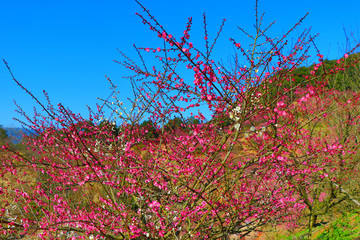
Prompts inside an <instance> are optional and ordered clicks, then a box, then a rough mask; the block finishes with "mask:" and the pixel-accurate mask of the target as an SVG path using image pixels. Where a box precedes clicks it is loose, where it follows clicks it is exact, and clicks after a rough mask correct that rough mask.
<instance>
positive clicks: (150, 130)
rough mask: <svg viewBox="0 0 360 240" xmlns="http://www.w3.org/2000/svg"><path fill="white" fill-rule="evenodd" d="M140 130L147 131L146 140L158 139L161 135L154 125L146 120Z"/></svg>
mask: <svg viewBox="0 0 360 240" xmlns="http://www.w3.org/2000/svg"><path fill="white" fill-rule="evenodd" d="M140 128H141V129H142V130H143V131H145V137H146V139H157V138H158V137H159V133H158V132H157V130H156V127H155V125H154V123H153V122H152V121H150V120H145V121H143V122H142V123H141V124H140Z"/></svg>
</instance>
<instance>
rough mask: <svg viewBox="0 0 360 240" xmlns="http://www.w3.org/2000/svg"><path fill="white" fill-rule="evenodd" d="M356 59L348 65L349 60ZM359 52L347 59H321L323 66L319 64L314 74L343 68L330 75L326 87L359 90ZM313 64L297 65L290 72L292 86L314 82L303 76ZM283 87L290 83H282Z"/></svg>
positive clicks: (312, 67) (311, 68) (307, 73)
mask: <svg viewBox="0 0 360 240" xmlns="http://www.w3.org/2000/svg"><path fill="white" fill-rule="evenodd" d="M356 59H358V62H357V64H354V65H351V66H348V67H347V65H348V64H349V63H350V62H353V61H354V60H356ZM359 60H360V53H354V54H351V55H349V57H348V58H347V59H345V58H341V59H339V60H328V59H325V60H323V63H324V64H323V66H319V67H318V69H317V70H316V71H315V76H319V77H320V76H322V75H324V74H325V72H326V73H329V72H331V71H334V72H337V70H336V68H337V67H340V68H344V71H340V72H337V73H336V74H334V75H332V76H331V78H330V79H329V84H328V88H333V89H336V90H340V91H345V90H353V91H359V90H360V61H359ZM314 67H315V65H314V64H313V65H311V66H309V67H298V68H296V69H295V70H294V71H293V72H292V74H293V77H292V80H293V86H296V85H300V86H304V87H305V86H306V85H307V84H314V83H315V81H313V80H310V81H307V80H306V79H305V77H304V76H306V75H310V72H311V71H313V70H314ZM284 87H290V84H286V83H285V85H284Z"/></svg>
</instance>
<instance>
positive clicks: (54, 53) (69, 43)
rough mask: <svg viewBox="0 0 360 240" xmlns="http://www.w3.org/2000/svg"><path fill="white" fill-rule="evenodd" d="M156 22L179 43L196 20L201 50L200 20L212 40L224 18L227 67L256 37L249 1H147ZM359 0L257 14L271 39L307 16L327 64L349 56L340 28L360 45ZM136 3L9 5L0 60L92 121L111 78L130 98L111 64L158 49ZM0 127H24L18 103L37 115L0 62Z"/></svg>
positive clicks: (279, 1) (0, 12) (18, 1)
mask: <svg viewBox="0 0 360 240" xmlns="http://www.w3.org/2000/svg"><path fill="white" fill-rule="evenodd" d="M141 2H142V3H143V5H145V6H146V7H147V8H148V9H150V11H151V12H152V13H153V15H154V16H156V18H157V19H158V21H159V22H160V23H161V24H162V25H163V26H164V27H165V28H166V29H167V30H168V32H170V33H172V34H173V35H174V36H179V35H180V34H181V33H182V31H183V30H184V27H185V24H186V22H187V18H188V17H190V16H192V17H193V23H194V25H193V30H192V33H193V36H194V38H193V39H192V42H193V43H194V44H199V43H200V44H201V43H203V38H202V35H201V34H202V33H203V28H202V14H203V12H206V13H207V18H208V28H209V29H210V34H212V35H210V37H212V36H214V34H215V33H216V30H217V28H218V27H219V25H220V23H221V20H222V19H223V18H226V19H227V21H226V24H225V28H224V33H223V34H222V37H221V40H220V41H219V44H218V45H217V55H215V56H216V57H218V58H219V59H220V58H223V59H224V60H226V59H227V58H229V57H231V55H232V54H233V47H232V45H231V44H230V43H229V41H228V39H229V37H230V36H232V37H234V38H236V39H238V40H240V42H241V39H243V40H244V42H246V41H247V39H246V37H245V36H244V35H243V34H242V33H241V32H240V31H239V30H237V26H240V27H242V28H244V29H246V30H252V25H253V24H254V20H255V19H254V6H255V1H252V0H222V1H212V0H196V1H195V0H192V1H188V0H182V1H168V0H143V1H141ZM359 9H360V1H359V0H345V1H335V0H327V1H325V0H318V1H314V0H311V1H310V0H302V1H289V0H286V1H285V0H275V1H269V0H260V1H259V11H260V12H265V23H270V22H272V21H274V20H275V21H276V25H275V27H274V28H273V30H272V32H271V33H272V36H277V35H278V36H282V34H283V33H285V32H286V30H287V29H289V28H290V27H292V26H293V25H294V24H295V23H296V22H297V20H298V19H300V18H301V17H302V16H303V15H305V14H306V13H307V12H309V13H310V15H309V16H308V18H307V19H306V20H305V22H304V23H303V25H302V27H301V28H300V29H299V30H298V31H296V32H295V34H294V35H293V36H294V37H296V34H297V33H300V32H301V30H302V29H304V28H308V27H312V33H313V34H316V33H319V34H320V36H319V37H318V39H317V40H316V43H317V46H318V48H319V49H320V50H321V52H322V54H323V55H324V56H325V57H326V58H328V59H334V58H337V57H339V56H342V55H343V54H344V51H345V50H344V44H345V36H344V32H343V28H344V27H345V28H346V29H347V30H348V32H349V33H350V32H355V36H357V39H358V40H360V37H359V35H360V32H359V30H360V15H359ZM136 12H141V9H140V7H139V6H138V5H137V4H136V3H135V2H134V1H133V0H117V1H110V0H102V1H99V0H97V1H95V0H86V1H82V0H81V1H80V0H71V1H70V0H62V1H45V0H44V1H40V0H32V1H28V0H12V1H5V0H3V1H0V22H1V24H0V33H1V37H0V58H1V59H5V60H6V61H7V62H8V63H9V65H10V67H11V69H12V71H13V73H14V75H15V76H16V78H17V79H18V80H19V81H21V82H22V83H23V84H24V85H25V86H26V87H27V88H28V89H29V90H31V91H32V92H33V94H34V95H36V96H38V97H39V99H40V100H43V99H44V98H43V97H42V90H46V91H47V92H48V93H49V95H50V98H51V100H52V101H53V103H54V104H57V103H59V102H61V103H63V104H64V105H65V106H67V107H69V108H71V109H72V110H73V111H74V112H80V113H81V114H83V115H84V116H86V115H87V114H86V113H87V110H86V109H87V108H86V105H89V106H91V107H94V106H95V103H96V102H98V100H97V97H106V96H107V95H108V94H109V93H110V92H109V88H108V87H109V85H108V84H107V81H106V79H105V77H104V75H107V76H109V77H110V78H111V79H113V81H114V82H115V83H116V84H117V85H119V86H120V87H121V88H120V90H121V96H122V97H123V98H126V97H128V96H129V94H130V93H131V88H130V86H131V85H130V84H129V83H128V82H127V81H126V80H124V79H122V78H121V77H122V76H123V75H126V72H124V69H123V68H122V67H121V66H120V65H118V64H116V63H114V62H113V61H112V60H114V59H115V60H121V56H120V54H119V53H118V52H117V50H116V49H117V48H119V49H120V50H122V51H124V52H125V53H127V54H128V55H129V56H131V57H135V54H134V50H133V48H132V45H133V44H134V43H135V44H136V45H137V46H143V47H157V44H158V43H159V42H158V40H157V36H156V35H154V33H152V32H151V31H149V29H148V27H145V26H144V25H143V24H142V23H141V21H140V19H139V17H137V16H136V15H135V13H136ZM0 81H1V88H0V89H1V94H0V125H3V126H5V127H16V126H20V124H19V123H17V122H15V121H14V120H12V118H13V117H19V116H18V115H17V114H16V113H15V112H14V110H15V105H14V103H13V100H16V101H17V103H18V104H19V105H20V106H22V107H23V108H24V110H25V111H27V112H28V113H29V114H30V115H32V108H33V106H35V105H36V104H35V102H34V101H33V100H32V99H31V98H30V97H29V96H28V95H26V94H25V92H23V91H21V90H20V89H19V88H18V87H17V86H16V84H15V83H14V82H13V81H12V79H11V77H10V75H9V73H8V71H7V70H6V68H5V65H4V64H3V63H2V62H1V63H0Z"/></svg>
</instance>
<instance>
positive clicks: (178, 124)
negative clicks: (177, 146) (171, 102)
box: [165, 117, 184, 130]
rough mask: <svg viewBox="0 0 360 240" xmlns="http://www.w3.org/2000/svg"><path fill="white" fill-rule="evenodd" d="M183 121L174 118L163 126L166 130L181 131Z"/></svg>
mask: <svg viewBox="0 0 360 240" xmlns="http://www.w3.org/2000/svg"><path fill="white" fill-rule="evenodd" d="M183 124H184V122H183V120H182V119H181V118H179V117H174V118H173V119H170V120H169V121H168V122H167V124H166V125H165V129H166V130H176V129H182V128H183Z"/></svg>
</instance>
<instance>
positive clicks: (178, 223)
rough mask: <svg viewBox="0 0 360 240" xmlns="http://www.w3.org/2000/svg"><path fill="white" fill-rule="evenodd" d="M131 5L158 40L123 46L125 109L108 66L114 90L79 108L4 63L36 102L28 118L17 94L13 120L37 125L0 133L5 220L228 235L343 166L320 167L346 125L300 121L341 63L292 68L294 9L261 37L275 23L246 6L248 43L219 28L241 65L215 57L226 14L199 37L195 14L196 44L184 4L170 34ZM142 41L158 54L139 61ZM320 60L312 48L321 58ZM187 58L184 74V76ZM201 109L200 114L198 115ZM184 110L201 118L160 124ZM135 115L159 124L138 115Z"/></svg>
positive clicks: (322, 104) (114, 232) (276, 213)
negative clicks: (281, 25) (15, 145)
mask: <svg viewBox="0 0 360 240" xmlns="http://www.w3.org/2000/svg"><path fill="white" fill-rule="evenodd" d="M138 3H139V2H138ZM256 4H257V2H256ZM139 5H140V7H141V9H142V10H143V14H137V15H138V16H139V17H140V18H141V20H142V22H143V23H144V24H145V25H147V26H148V27H149V28H150V30H151V31H153V32H154V33H155V37H158V38H159V39H161V40H162V41H163V45H162V46H161V47H157V46H154V47H148V46H146V47H135V50H136V51H137V52H138V54H139V63H137V62H136V61H133V60H132V59H130V58H128V57H127V56H126V55H125V54H124V53H121V54H122V56H123V60H121V61H118V63H120V64H121V65H122V66H124V67H125V68H127V69H130V70H131V71H133V73H134V75H132V76H130V77H129V79H130V81H131V82H132V85H133V89H134V98H132V99H133V100H131V108H130V109H128V110H126V109H125V108H124V107H123V103H122V101H121V100H120V99H118V96H117V93H118V90H117V87H116V85H115V84H114V83H113V81H112V80H110V79H108V80H109V82H110V85H111V87H112V89H113V99H111V100H102V103H101V105H99V106H98V108H97V110H96V111H92V110H90V111H89V116H88V118H84V117H82V116H80V115H79V114H75V113H73V112H71V111H70V110H69V109H67V108H65V107H64V106H63V105H61V104H58V106H57V107H55V106H53V105H52V104H51V103H50V101H49V98H48V97H47V95H46V93H45V95H46V97H47V99H48V102H47V104H43V103H41V102H40V101H39V100H37V98H35V96H33V95H32V94H31V92H30V91H28V90H27V89H26V88H25V87H23V85H21V83H20V82H19V81H17V80H16V78H15V77H14V75H13V74H12V72H11V70H10V68H9V71H10V73H11V75H12V77H13V79H14V80H15V81H16V82H17V83H18V85H19V86H20V87H21V88H22V89H24V90H25V91H27V93H28V94H30V95H31V97H33V98H34V99H35V100H36V101H37V103H38V104H39V106H40V108H41V109H42V110H43V111H44V114H43V113H41V112H39V111H35V116H34V117H33V118H32V117H29V116H28V115H27V114H26V113H25V112H23V111H22V110H21V108H19V113H20V114H22V116H24V117H25V118H26V120H27V122H25V121H22V123H23V124H24V125H26V126H28V127H29V128H31V129H32V130H33V131H34V132H35V133H36V134H34V135H33V136H30V137H28V142H27V145H28V149H29V150H30V151H33V154H32V155H30V156H29V155H26V154H23V153H20V152H16V151H14V150H12V149H11V148H10V147H9V146H6V145H5V146H3V147H2V149H3V151H2V152H3V161H2V163H1V168H0V171H1V172H0V174H1V176H2V177H3V179H4V183H2V186H1V187H0V194H1V195H2V196H3V198H2V199H3V201H2V205H1V212H0V223H1V229H0V230H1V231H2V234H4V235H6V236H10V235H22V236H24V235H33V236H38V237H39V238H42V239H59V238H64V237H68V238H73V239H76V238H79V239H86V237H89V238H91V239H155V238H162V239H165V238H167V239H193V238H196V239H226V238H228V237H229V236H230V235H232V234H238V235H239V236H246V235H248V234H249V233H251V232H253V231H255V230H256V231H258V230H260V228H261V226H263V225H264V224H266V223H267V222H269V221H272V220H276V221H278V222H284V221H290V220H293V219H295V218H297V217H298V216H299V215H300V214H301V213H302V212H303V211H304V209H306V208H308V209H309V210H310V211H311V213H312V216H315V215H316V214H315V215H314V212H315V210H314V209H315V208H316V207H314V206H315V205H314V202H315V200H314V197H313V198H310V197H308V196H309V194H310V193H312V194H313V196H316V197H317V196H318V195H319V193H320V192H319V190H318V189H319V186H320V184H317V183H316V184H317V185H316V184H315V185H314V182H313V181H314V179H316V181H318V180H319V179H326V180H327V181H330V182H331V184H330V185H329V186H330V187H332V188H333V189H334V188H335V187H336V186H337V185H334V184H340V183H339V182H338V179H340V178H336V177H335V178H334V177H333V178H330V177H328V176H329V173H330V172H331V171H332V170H331V169H329V167H330V165H331V163H332V162H334V161H335V162H336V161H340V162H341V161H343V160H342V159H343V158H344V157H342V156H344V154H343V152H344V151H345V150H344V147H346V146H347V145H346V144H347V141H348V140H347V139H348V138H346V137H345V136H344V135H342V134H343V133H341V134H340V135H341V136H342V140H341V141H340V140H339V139H334V140H329V141H328V142H324V139H323V138H321V137H320V136H316V134H314V133H313V132H311V131H312V130H311V129H308V128H307V127H308V126H312V125H311V124H313V125H316V123H317V121H318V120H319V119H320V118H321V116H324V119H326V117H325V116H326V114H329V112H330V111H331V110H332V108H331V107H332V105H331V104H330V105H329V106H328V105H327V104H328V103H329V102H326V100H327V99H322V97H323V96H325V95H326V94H327V93H328V91H327V89H326V88H325V85H326V84H325V83H326V79H327V76H330V75H331V74H333V73H336V72H338V71H341V69H340V67H338V68H337V69H334V71H333V72H331V73H324V74H322V75H321V76H316V75H315V74H314V73H309V75H306V76H304V80H303V82H301V84H299V83H295V82H294V81H293V78H292V71H293V70H294V69H295V68H296V67H297V66H300V65H301V64H302V62H303V61H304V60H305V59H306V58H307V56H308V51H309V48H310V46H311V44H312V42H313V37H312V36H311V35H310V32H309V31H308V30H305V31H304V32H303V33H302V34H301V35H300V36H299V38H298V41H297V42H296V44H295V45H294V46H293V47H292V48H291V49H290V50H288V49H287V45H288V42H287V38H288V37H289V36H290V33H292V31H293V30H294V29H295V28H297V27H298V26H299V24H300V23H301V22H302V21H303V19H304V18H302V19H300V21H299V22H298V23H296V24H295V25H294V27H293V28H292V29H290V30H289V31H288V32H287V33H286V34H285V35H284V36H282V37H280V38H271V37H270V36H268V35H267V33H268V32H267V30H268V29H269V27H271V25H272V24H270V26H266V27H264V26H262V25H261V23H262V16H258V12H257V10H256V24H255V34H250V33H247V32H245V31H244V30H243V29H241V28H240V29H241V30H242V31H243V32H244V33H245V34H246V35H247V36H248V37H250V38H251V39H252V40H253V43H252V44H251V45H250V46H249V49H250V50H249V51H248V50H246V49H245V48H243V46H242V45H241V44H240V43H239V42H238V41H237V40H236V39H233V38H231V39H230V43H231V44H233V45H234V46H235V48H236V49H237V51H239V53H241V54H242V55H243V56H244V57H245V59H246V61H247V65H246V66H245V67H244V65H243V64H240V60H239V59H237V58H236V61H235V63H234V65H233V66H231V68H227V67H226V66H224V65H223V64H221V63H220V62H218V61H216V60H215V59H213V58H212V53H213V50H214V47H215V45H216V42H217V39H218V38H219V36H220V33H221V31H222V28H223V25H224V22H225V20H224V21H223V22H222V24H221V27H220V29H219V31H218V33H217V34H216V36H215V37H214V38H213V40H210V36H209V35H208V32H207V23H206V16H205V14H204V29H205V34H204V40H205V51H200V50H199V49H200V46H198V45H197V44H196V43H195V42H192V41H191V40H190V31H191V27H192V18H189V19H188V23H187V25H186V27H185V30H184V32H183V34H182V36H180V37H177V36H175V35H172V34H171V33H170V32H167V31H166V29H165V28H164V27H163V26H162V25H160V23H158V22H157V20H156V19H155V17H154V16H153V15H151V14H150V12H149V10H148V9H146V8H145V7H143V6H142V5H141V4H140V3H139ZM286 49H287V50H286ZM143 54H153V56H154V58H155V59H156V60H157V61H158V64H155V63H154V65H153V66H149V65H148V64H147V63H146V62H145V61H144V58H143ZM5 63H6V62H5ZM322 63H323V62H322V57H320V59H319V64H318V65H317V66H318V68H321V67H322V66H323V64H322ZM6 66H8V65H7V64H6ZM185 71H188V72H189V73H191V74H192V76H193V78H191V79H188V78H185V77H182V75H183V74H184V72H185ZM310 83H316V84H310ZM304 86H305V87H304ZM351 94H352V95H351ZM351 94H350V95H349V96H351V98H350V99H349V101H350V102H351V104H350V103H349V104H350V105H351V106H355V105H356V101H353V99H354V100H356V99H358V95H357V94H355V93H351ZM313 103H314V104H313ZM350 105H346V104H345V106H349V107H350ZM345 108H346V107H345ZM205 112H210V113H211V116H212V119H211V121H209V122H205V121H204V120H205ZM186 114H188V115H190V116H192V118H193V119H197V120H198V121H197V122H195V121H194V122H193V123H189V124H186V121H182V123H179V124H180V125H186V130H185V129H183V128H181V127H179V128H178V127H165V126H166V123H168V122H169V120H171V119H179V120H185V119H186V116H187V115H186ZM144 117H146V118H147V121H148V122H146V123H147V124H146V125H147V126H151V134H152V136H156V137H148V136H149V134H148V133H149V131H150V128H148V127H143V126H141V124H140V121H142V120H143V119H144ZM356 117H357V115H354V118H356ZM106 118H107V119H106ZM354 118H353V117H351V119H352V120H354ZM104 119H106V121H104ZM224 121H226V124H222V123H224ZM117 122H118V123H119V124H117ZM350 123H351V124H352V123H354V124H357V122H356V123H355V122H353V121H350V122H349V124H350ZM219 124H220V125H221V126H222V127H221V128H219ZM351 126H352V125H351ZM184 127H185V126H184ZM345 128H346V127H345ZM324 148H325V149H326V151H324V150H323V149H324ZM346 156H347V155H346ZM332 157H336V159H337V160H333V159H332ZM329 159H331V161H332V162H331V161H330V160H329ZM340 159H341V160H340ZM346 159H348V157H346ZM349 164H353V163H351V162H349ZM337 166H339V167H341V164H339V165H337ZM338 170H339V171H340V170H341V169H337V170H336V171H335V170H334V171H333V172H339V171H338ZM325 174H327V175H325ZM332 183H334V184H332ZM321 184H323V185H324V184H325V182H324V181H323V182H322V183H321ZM320 194H321V193H320ZM332 199H335V198H332ZM331 201H332V200H331ZM331 201H329V203H330V205H331ZM335 201H337V200H335ZM316 211H317V210H316Z"/></svg>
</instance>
